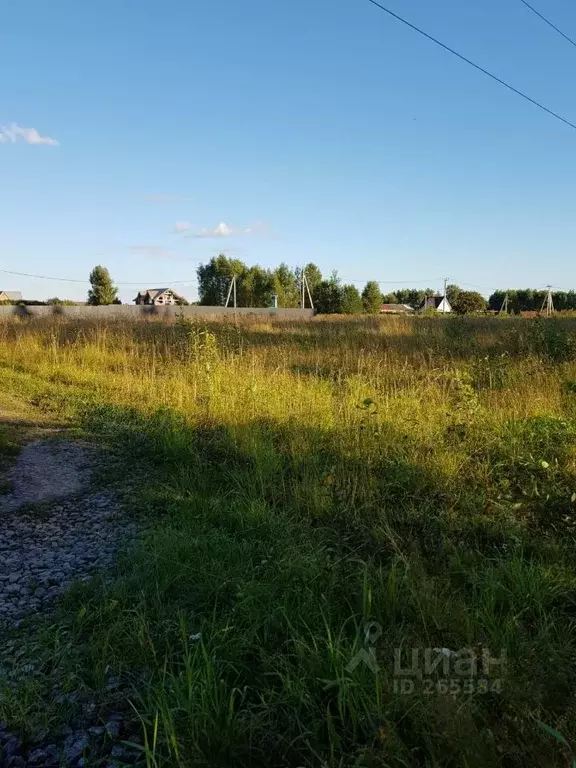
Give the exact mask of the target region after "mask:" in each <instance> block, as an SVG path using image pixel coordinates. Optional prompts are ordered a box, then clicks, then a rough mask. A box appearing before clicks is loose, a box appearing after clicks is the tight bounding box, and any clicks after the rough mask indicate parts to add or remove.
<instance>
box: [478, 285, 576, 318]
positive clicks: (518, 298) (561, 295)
mask: <svg viewBox="0 0 576 768" xmlns="http://www.w3.org/2000/svg"><path fill="white" fill-rule="evenodd" d="M547 293H548V292H547V291H544V290H533V289H532V288H519V289H516V290H510V291H504V290H500V291H494V293H493V294H492V295H491V296H490V298H489V299H488V308H489V309H491V310H494V311H496V312H498V311H500V309H501V307H502V305H503V303H504V299H505V298H506V294H508V311H509V312H513V313H515V314H519V313H520V312H539V311H540V310H541V309H542V305H543V304H544V301H545V299H546V295H547ZM552 300H553V302H554V308H555V309H556V310H558V311H560V312H561V311H563V310H576V291H552Z"/></svg>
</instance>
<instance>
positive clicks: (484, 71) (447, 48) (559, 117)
mask: <svg viewBox="0 0 576 768" xmlns="http://www.w3.org/2000/svg"><path fill="white" fill-rule="evenodd" d="M368 2H369V3H372V5H375V6H376V8H379V9H380V10H381V11H384V13H387V14H388V15H389V16H392V18H394V19H396V20H397V21H399V22H401V23H402V24H404V25H405V26H407V27H409V28H410V29H412V30H414V32H418V34H419V35H422V36H423V37H425V38H427V39H428V40H431V41H432V42H433V43H436V45H439V46H440V48H443V49H444V50H445V51H448V53H451V54H452V55H453V56H456V57H457V58H458V59H460V60H461V61H464V62H465V63H466V64H469V65H470V66H471V67H474V69H477V70H478V72H482V74H484V75H486V76H487V77H489V78H491V79H492V80H494V81H495V82H497V83H500V85H503V86H504V87H505V88H508V90H509V91H512V92H513V93H515V94H516V95H517V96H521V97H522V98H523V99H526V101H529V102H530V104H533V105H534V106H535V107H538V109H541V110H542V111H543V112H546V113H547V114H549V115H551V116H552V117H555V118H556V119H557V120H560V121H561V122H562V123H565V124H566V125H568V126H569V127H570V128H574V130H576V124H574V123H571V122H570V120H567V119H566V118H565V117H562V115H559V114H558V113H557V112H554V111H553V110H551V109H548V107H545V106H544V105H543V104H541V103H540V102H539V101H536V99H533V98H532V97H531V96H528V95H527V94H526V93H523V92H522V91H519V90H518V88H514V86H513V85H510V83H507V82H506V81H505V80H502V79H501V78H499V77H497V75H493V74H492V72H489V71H488V70H487V69H484V67H481V66H480V65H479V64H475V63H474V62H473V61H472V60H471V59H468V58H466V56H463V55H462V54H461V53H458V51H455V50H454V48H450V46H448V45H446V44H445V43H442V42H441V41H440V40H438V39H437V38H436V37H433V36H432V35H429V34H428V32H424V30H423V29H420V27H416V26H415V25H414V24H411V23H410V22H409V21H407V20H406V19H404V18H402V16H399V15H398V14H397V13H394V12H393V11H391V10H390V9H389V8H386V6H384V5H381V4H380V3H379V2H377V0H368Z"/></svg>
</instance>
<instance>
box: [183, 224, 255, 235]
mask: <svg viewBox="0 0 576 768" xmlns="http://www.w3.org/2000/svg"><path fill="white" fill-rule="evenodd" d="M253 232H254V228H253V227H231V226H230V225H229V224H226V222H225V221H221V222H220V223H219V224H217V225H216V226H215V227H214V229H209V228H207V227H203V228H202V229H201V230H200V231H199V232H196V234H194V235H192V237H239V236H241V235H250V234H252V233H253Z"/></svg>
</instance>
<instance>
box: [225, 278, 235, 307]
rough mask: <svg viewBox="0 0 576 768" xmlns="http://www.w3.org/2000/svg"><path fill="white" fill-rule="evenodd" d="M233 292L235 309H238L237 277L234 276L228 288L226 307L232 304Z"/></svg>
mask: <svg viewBox="0 0 576 768" xmlns="http://www.w3.org/2000/svg"><path fill="white" fill-rule="evenodd" d="M232 291H234V309H236V275H232V280H231V281H230V288H228V296H227V297H226V304H225V306H226V307H227V306H228V304H229V302H230V296H231V295H232Z"/></svg>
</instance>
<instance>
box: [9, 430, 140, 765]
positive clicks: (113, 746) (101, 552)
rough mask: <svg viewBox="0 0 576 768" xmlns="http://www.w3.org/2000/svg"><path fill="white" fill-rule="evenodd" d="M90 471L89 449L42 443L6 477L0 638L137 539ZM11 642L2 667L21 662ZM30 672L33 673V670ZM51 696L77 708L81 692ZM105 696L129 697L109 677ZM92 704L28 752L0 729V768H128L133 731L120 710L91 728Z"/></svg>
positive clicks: (28, 449)
mask: <svg viewBox="0 0 576 768" xmlns="http://www.w3.org/2000/svg"><path fill="white" fill-rule="evenodd" d="M97 465H98V457H97V455H96V453H95V452H94V451H93V450H92V449H91V448H90V447H88V446H82V445H80V444H78V443H73V442H64V441H62V440H53V439H49V440H37V441H35V442H33V443H29V444H28V445H26V446H25V447H24V448H23V449H22V451H21V453H20V455H19V457H18V459H17V461H16V463H15V464H14V466H13V467H12V469H11V470H10V471H9V472H8V475H7V480H8V482H9V486H10V491H9V493H7V494H5V495H3V496H0V637H2V633H3V631H5V630H7V629H10V628H12V629H13V630H14V632H22V631H25V629H26V625H22V626H21V627H20V629H17V627H18V625H19V623H20V620H21V619H22V618H23V617H25V616H27V615H31V614H37V613H50V612H51V611H52V609H53V608H54V604H55V602H56V601H57V599H58V598H59V597H60V596H61V595H62V594H63V593H64V592H65V591H66V590H67V589H68V587H69V586H70V585H71V584H72V582H73V581H87V580H89V579H90V578H91V577H92V573H93V572H94V571H95V570H101V569H106V568H108V567H110V566H111V565H112V564H113V562H114V559H115V557H116V554H117V552H118V550H119V549H120V548H121V547H122V548H124V547H126V546H127V545H129V544H130V542H132V541H134V540H135V538H136V534H137V527H136V524H135V523H134V522H133V521H131V520H130V519H129V518H128V517H127V516H126V514H125V513H124V512H123V508H122V502H121V500H120V499H119V498H118V497H117V496H115V495H114V494H113V493H110V492H103V491H96V490H95V489H94V487H93V486H92V485H91V475H92V469H93V468H95V467H96V466H97ZM15 637H16V636H15ZM15 643H16V640H14V639H13V640H12V641H11V642H10V643H8V646H10V647H5V648H4V652H3V653H0V657H1V658H0V662H3V663H4V664H5V663H6V661H7V659H8V657H9V658H12V656H14V657H16V656H18V654H19V648H18V645H17V643H16V644H15ZM20 661H21V660H20ZM29 661H30V662H33V659H30V660H29ZM28 666H29V668H30V673H29V674H33V669H34V664H33V663H29V664H28ZM1 667H2V664H1V663H0V672H1ZM24 669H26V667H24ZM0 678H1V675H0ZM0 682H2V680H1V679H0ZM55 696H56V699H55V700H56V701H60V699H62V701H64V700H69V701H77V702H81V701H83V699H81V694H74V693H72V694H67V695H66V696H62V695H57V694H55ZM108 696H109V697H113V698H115V699H116V700H117V703H118V704H119V705H120V704H122V705H123V704H124V703H125V701H126V699H127V697H128V691H127V690H126V691H125V690H123V688H122V685H121V683H120V681H119V679H115V678H110V679H109V681H108ZM92 699H93V700H92ZM96 701H97V699H96V697H90V696H88V698H87V700H86V702H84V704H83V708H81V714H80V715H79V716H78V717H77V718H76V722H75V728H72V727H69V726H67V727H66V728H64V730H63V731H62V732H61V733H60V734H52V738H50V739H49V740H47V741H45V740H40V741H39V742H36V743H34V744H32V745H30V744H28V745H25V744H24V743H23V742H22V741H21V739H20V738H19V737H18V736H17V735H16V734H14V733H13V732H11V731H10V729H9V726H8V725H7V724H6V723H1V722H0V768H40V767H43V768H62V767H63V766H67V767H69V768H86V767H87V766H102V767H103V768H116V766H119V765H127V764H132V763H135V762H136V761H137V757H138V752H137V751H136V752H135V751H134V749H131V748H130V747H129V746H127V745H126V744H125V743H124V742H125V741H129V742H135V741H137V740H138V733H135V732H134V731H133V729H131V726H130V725H129V724H128V723H127V722H125V719H124V715H123V713H122V711H111V712H108V714H107V716H106V718H105V720H104V721H100V720H97V721H96V722H95V721H94V718H95V714H94V713H95V711H96ZM84 710H85V711H84Z"/></svg>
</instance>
